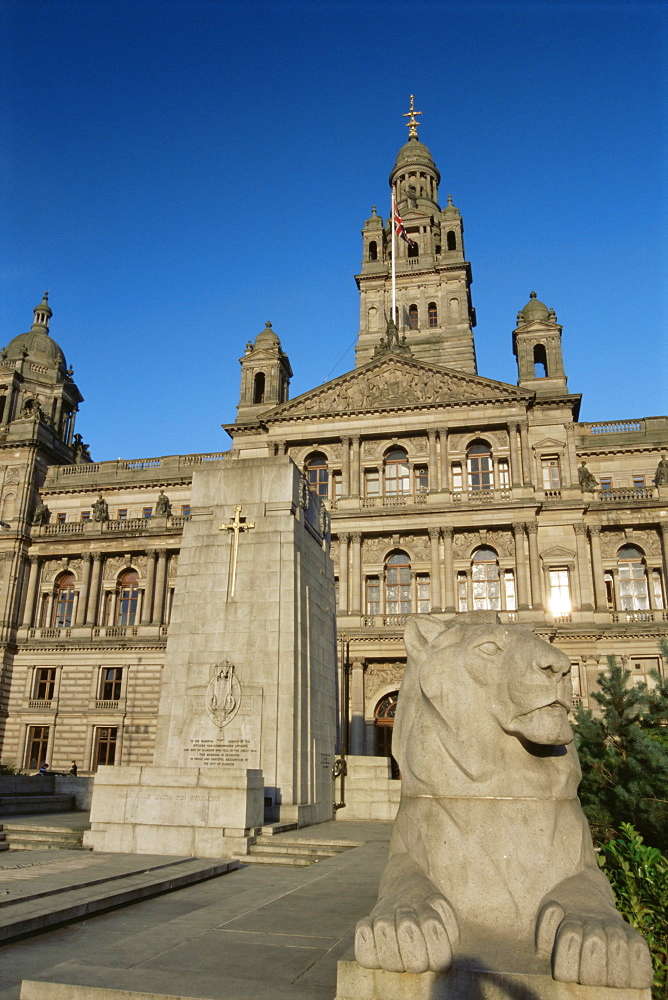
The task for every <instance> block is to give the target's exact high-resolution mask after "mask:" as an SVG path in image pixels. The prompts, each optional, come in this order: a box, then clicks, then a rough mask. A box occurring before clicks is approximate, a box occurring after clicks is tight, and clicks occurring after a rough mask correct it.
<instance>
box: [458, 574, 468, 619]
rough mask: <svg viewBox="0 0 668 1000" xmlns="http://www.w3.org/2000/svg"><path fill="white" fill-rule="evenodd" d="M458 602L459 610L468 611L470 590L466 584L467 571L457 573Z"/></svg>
mask: <svg viewBox="0 0 668 1000" xmlns="http://www.w3.org/2000/svg"><path fill="white" fill-rule="evenodd" d="M457 603H458V608H459V611H468V609H469V602H468V592H467V585H466V573H458V574H457Z"/></svg>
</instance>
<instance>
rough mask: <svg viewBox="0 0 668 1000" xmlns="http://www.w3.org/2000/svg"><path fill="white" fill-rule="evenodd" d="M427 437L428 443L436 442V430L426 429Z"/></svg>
mask: <svg viewBox="0 0 668 1000" xmlns="http://www.w3.org/2000/svg"><path fill="white" fill-rule="evenodd" d="M427 437H428V438H429V442H430V444H434V443H435V442H436V431H427Z"/></svg>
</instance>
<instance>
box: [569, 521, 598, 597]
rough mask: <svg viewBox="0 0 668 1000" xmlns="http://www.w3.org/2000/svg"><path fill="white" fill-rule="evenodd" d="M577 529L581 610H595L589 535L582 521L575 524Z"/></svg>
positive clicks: (576, 540) (574, 526) (575, 529)
mask: <svg viewBox="0 0 668 1000" xmlns="http://www.w3.org/2000/svg"><path fill="white" fill-rule="evenodd" d="M573 530H574V531H575V546H576V549H577V559H578V579H579V580H580V601H581V604H580V610H581V611H593V610H594V604H593V601H592V593H591V575H590V572H589V552H588V550H587V537H586V532H587V529H586V528H585V526H584V524H583V523H582V521H576V522H575V524H574V525H573Z"/></svg>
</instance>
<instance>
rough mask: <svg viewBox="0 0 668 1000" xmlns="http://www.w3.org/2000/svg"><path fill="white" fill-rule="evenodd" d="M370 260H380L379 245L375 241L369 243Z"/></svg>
mask: <svg viewBox="0 0 668 1000" xmlns="http://www.w3.org/2000/svg"><path fill="white" fill-rule="evenodd" d="M369 260H378V244H377V243H376V241H375V240H371V242H370V243H369Z"/></svg>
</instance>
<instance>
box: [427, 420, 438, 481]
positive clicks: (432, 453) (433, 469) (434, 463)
mask: <svg viewBox="0 0 668 1000" xmlns="http://www.w3.org/2000/svg"><path fill="white" fill-rule="evenodd" d="M427 435H428V437H429V473H428V474H429V492H430V493H434V492H435V491H436V490H437V489H438V459H437V457H436V431H428V432H427Z"/></svg>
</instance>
